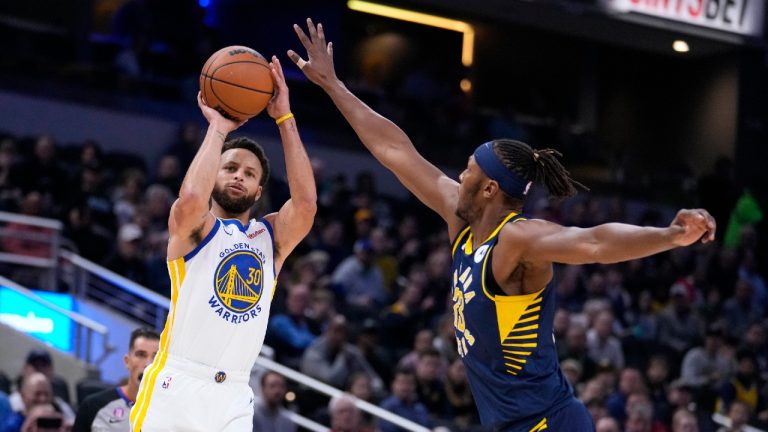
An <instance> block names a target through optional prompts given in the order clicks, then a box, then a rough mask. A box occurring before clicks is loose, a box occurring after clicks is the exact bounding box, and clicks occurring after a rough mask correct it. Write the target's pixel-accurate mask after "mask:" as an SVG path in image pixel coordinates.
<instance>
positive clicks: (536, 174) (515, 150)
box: [493, 139, 589, 198]
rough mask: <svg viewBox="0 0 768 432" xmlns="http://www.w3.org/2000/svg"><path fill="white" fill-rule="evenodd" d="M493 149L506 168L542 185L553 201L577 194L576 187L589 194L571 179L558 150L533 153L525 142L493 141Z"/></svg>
mask: <svg viewBox="0 0 768 432" xmlns="http://www.w3.org/2000/svg"><path fill="white" fill-rule="evenodd" d="M493 150H494V152H496V155H497V156H498V157H499V159H501V162H502V163H503V164H504V166H506V167H507V169H509V170H512V171H514V172H515V173H516V174H518V175H520V176H522V177H523V178H525V179H526V180H528V181H533V182H536V183H540V184H543V185H544V186H546V187H547V189H548V190H549V194H550V196H552V197H554V198H567V197H570V196H574V195H576V193H577V192H578V191H577V190H576V188H577V187H578V188H581V189H583V190H585V191H588V190H589V188H588V187H586V186H584V185H583V184H581V183H579V182H577V181H576V180H574V179H572V178H571V174H570V173H569V172H568V170H566V169H565V167H563V165H562V164H561V163H560V161H559V160H558V159H557V158H558V156H562V153H560V152H559V151H557V150H554V149H543V150H534V149H532V148H531V146H529V145H528V144H526V143H523V142H520V141H515V140H510V139H497V140H493Z"/></svg>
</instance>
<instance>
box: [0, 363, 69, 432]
mask: <svg viewBox="0 0 768 432" xmlns="http://www.w3.org/2000/svg"><path fill="white" fill-rule="evenodd" d="M16 395H18V402H17V401H16V400H15V399H16V398H15V397H14V396H16ZM10 402H11V407H12V409H13V410H14V413H13V415H12V416H11V418H10V419H9V420H8V422H7V423H6V429H5V430H4V431H3V432H17V431H21V430H22V426H23V425H24V422H25V420H26V419H27V417H30V415H31V414H32V413H34V412H35V411H34V409H35V407H37V406H40V405H53V408H54V409H55V410H56V412H58V413H60V414H61V416H62V418H63V419H64V420H63V422H64V424H66V425H72V423H74V421H75V413H74V412H73V411H72V408H71V407H70V406H69V405H68V404H67V403H66V402H64V401H63V400H61V399H59V398H55V397H54V395H53V389H52V388H51V382H50V381H48V378H46V376H45V375H44V374H42V373H40V372H32V373H30V374H29V375H25V376H24V377H23V379H22V380H21V385H20V389H19V392H18V393H14V394H13V395H11V400H10Z"/></svg>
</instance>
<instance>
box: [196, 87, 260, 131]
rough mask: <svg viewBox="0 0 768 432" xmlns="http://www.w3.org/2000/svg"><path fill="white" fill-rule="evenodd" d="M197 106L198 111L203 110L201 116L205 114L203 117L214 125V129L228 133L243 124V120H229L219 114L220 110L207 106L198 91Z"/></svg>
mask: <svg viewBox="0 0 768 432" xmlns="http://www.w3.org/2000/svg"><path fill="white" fill-rule="evenodd" d="M197 106H199V107H200V111H202V112H203V116H205V119H206V120H208V124H211V125H214V124H215V126H216V129H217V130H218V131H219V132H221V133H223V134H228V133H230V132H232V131H233V130H235V129H237V128H239V127H240V126H242V125H244V124H245V122H247V121H248V120H245V121H241V122H239V123H238V122H236V121H233V120H230V119H228V118H226V117H224V116H223V115H221V113H220V112H218V111H216V110H215V109H213V108H211V107H209V106H208V105H207V104H206V103H205V101H204V100H203V95H202V93H200V92H197Z"/></svg>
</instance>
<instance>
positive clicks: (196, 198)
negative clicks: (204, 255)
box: [168, 93, 244, 259]
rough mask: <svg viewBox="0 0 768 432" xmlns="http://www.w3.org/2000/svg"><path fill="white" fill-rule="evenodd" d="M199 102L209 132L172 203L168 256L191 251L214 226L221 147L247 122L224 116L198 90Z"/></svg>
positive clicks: (176, 256) (180, 254)
mask: <svg viewBox="0 0 768 432" xmlns="http://www.w3.org/2000/svg"><path fill="white" fill-rule="evenodd" d="M197 104H198V106H199V107H200V110H201V111H202V113H203V115H204V116H205V118H206V120H208V132H206V134H205V138H204V139H203V143H202V144H200V148H199V149H198V150H197V154H196V155H195V158H194V159H192V163H191V164H190V165H189V168H188V169H187V173H186V175H185V176H184V181H183V182H182V183H181V188H180V189H179V198H178V199H177V200H176V202H174V203H173V206H172V207H171V213H170V216H169V217H168V232H169V235H170V237H169V240H168V259H176V258H179V257H182V256H184V255H185V254H187V253H189V252H190V251H191V250H193V249H194V248H195V246H197V244H198V243H200V242H201V241H202V240H203V238H205V236H206V234H208V232H209V231H210V230H211V228H213V224H214V221H215V219H214V217H213V215H212V214H211V212H210V207H209V202H210V199H211V192H213V187H214V185H215V184H216V173H217V172H218V170H219V161H220V160H221V148H222V146H223V145H224V141H225V140H226V139H227V135H229V133H230V132H232V131H234V130H235V129H237V128H238V127H240V126H241V125H242V124H243V123H244V122H243V123H236V122H233V121H231V120H228V119H226V118H224V117H223V116H222V115H221V114H219V113H218V112H217V111H216V110H214V109H212V108H210V107H209V106H207V105H206V104H205V101H203V99H202V97H201V95H200V93H198V94H197Z"/></svg>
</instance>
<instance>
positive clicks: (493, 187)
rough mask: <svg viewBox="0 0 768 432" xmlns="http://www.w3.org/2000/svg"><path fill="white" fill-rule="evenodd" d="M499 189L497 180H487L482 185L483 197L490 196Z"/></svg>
mask: <svg viewBox="0 0 768 432" xmlns="http://www.w3.org/2000/svg"><path fill="white" fill-rule="evenodd" d="M498 191H499V182H497V181H496V180H488V182H487V183H486V184H485V187H483V196H484V197H485V198H491V197H493V196H494V195H496V193H497V192H498Z"/></svg>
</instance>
